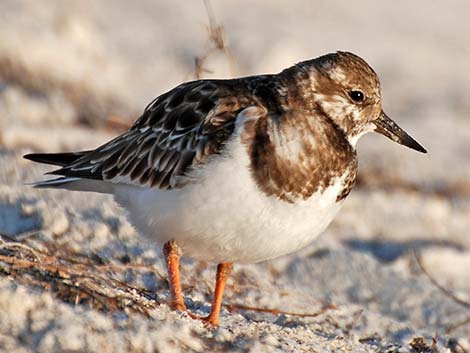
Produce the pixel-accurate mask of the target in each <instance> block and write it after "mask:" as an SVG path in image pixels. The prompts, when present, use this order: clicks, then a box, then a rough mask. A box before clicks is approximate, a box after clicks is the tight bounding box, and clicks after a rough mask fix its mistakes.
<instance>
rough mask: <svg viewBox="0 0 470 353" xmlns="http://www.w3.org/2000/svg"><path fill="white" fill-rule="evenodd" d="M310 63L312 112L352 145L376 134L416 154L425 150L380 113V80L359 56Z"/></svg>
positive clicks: (338, 55)
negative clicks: (333, 127)
mask: <svg viewBox="0 0 470 353" xmlns="http://www.w3.org/2000/svg"><path fill="white" fill-rule="evenodd" d="M309 64H313V65H312V67H313V70H312V71H311V72H312V75H313V77H312V80H311V82H312V86H313V87H312V89H313V92H314V93H313V104H314V109H319V110H320V111H321V112H322V113H323V114H325V115H326V116H328V117H329V118H330V119H331V120H332V121H333V122H334V123H335V124H336V125H337V126H338V127H339V128H340V129H342V130H343V132H344V134H345V135H346V137H347V139H348V140H349V142H350V143H351V144H352V145H353V146H355V144H356V142H357V140H358V139H359V137H361V136H362V135H364V134H365V133H367V132H370V131H376V132H378V133H380V134H382V135H384V136H386V137H388V138H390V139H391V140H393V141H395V142H397V143H400V144H402V145H405V146H407V147H409V148H412V149H414V150H416V151H419V152H424V153H425V152H426V150H425V149H424V148H423V147H422V146H421V145H420V144H419V143H418V142H417V141H416V140H414V139H413V138H412V137H411V136H410V135H408V134H407V133H406V132H405V131H404V130H403V129H401V128H400V127H399V126H398V125H397V124H396V123H395V122H394V121H393V120H392V119H390V118H389V117H388V116H387V115H386V114H385V113H384V111H383V110H382V93H381V90H380V81H379V78H378V77H377V74H376V73H375V72H374V70H373V69H372V68H371V67H370V66H369V65H368V64H367V63H366V62H365V61H364V60H363V59H361V58H360V57H359V56H357V55H354V54H352V53H348V52H337V53H333V54H327V55H324V56H321V57H319V58H317V59H315V60H313V61H311V62H309Z"/></svg>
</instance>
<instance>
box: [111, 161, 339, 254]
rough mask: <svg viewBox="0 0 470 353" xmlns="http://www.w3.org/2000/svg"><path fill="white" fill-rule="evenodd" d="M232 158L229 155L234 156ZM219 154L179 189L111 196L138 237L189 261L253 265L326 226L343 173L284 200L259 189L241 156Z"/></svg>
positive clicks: (307, 240)
mask: <svg viewBox="0 0 470 353" xmlns="http://www.w3.org/2000/svg"><path fill="white" fill-rule="evenodd" d="M235 157H236V156H235ZM235 157H233V156H232V158H224V157H220V158H219V159H218V160H216V161H212V162H211V163H209V164H208V165H206V166H204V169H201V171H200V173H198V178H197V180H198V182H195V183H193V184H191V185H188V186H186V187H184V188H182V189H178V190H170V191H160V190H155V189H141V188H138V189H133V190H132V192H130V191H131V190H129V191H128V192H121V194H117V195H116V196H117V197H116V199H117V201H118V202H119V203H121V204H122V206H123V207H124V208H126V209H127V210H128V213H129V218H130V221H131V223H132V224H133V225H134V226H135V227H136V228H137V230H138V231H139V232H140V233H141V234H142V235H144V236H147V237H149V238H151V239H154V240H156V241H157V242H159V243H164V242H166V241H168V240H170V239H174V240H175V241H176V242H177V243H178V244H179V246H180V247H181V248H182V250H183V253H184V254H185V255H187V256H189V257H191V258H194V259H199V260H206V261H213V262H239V263H253V262H259V261H263V260H267V259H271V258H275V257H278V256H281V255H285V254H288V253H292V252H294V251H297V250H299V249H301V248H302V247H304V246H306V245H307V244H309V243H310V242H311V241H312V240H314V239H315V238H316V237H317V236H318V235H319V234H320V233H321V232H322V231H323V230H324V229H325V228H326V226H327V225H328V224H329V223H330V221H331V220H332V219H333V217H334V216H335V215H336V213H337V212H338V210H339V208H340V206H341V203H342V202H337V197H338V195H339V194H340V192H341V190H342V188H343V181H344V178H345V176H343V177H338V178H336V179H335V180H334V182H333V183H331V185H330V186H328V187H327V188H325V189H324V190H318V191H317V192H315V193H314V194H313V195H312V196H311V197H310V198H309V199H307V200H302V199H300V200H298V201H297V202H294V203H289V202H286V201H283V200H279V199H278V198H276V197H275V196H268V195H266V194H264V193H263V192H262V191H261V190H260V189H259V188H258V187H257V185H256V183H255V182H254V180H253V178H252V176H251V172H250V170H249V168H248V162H247V161H246V160H244V158H241V157H240V158H235Z"/></svg>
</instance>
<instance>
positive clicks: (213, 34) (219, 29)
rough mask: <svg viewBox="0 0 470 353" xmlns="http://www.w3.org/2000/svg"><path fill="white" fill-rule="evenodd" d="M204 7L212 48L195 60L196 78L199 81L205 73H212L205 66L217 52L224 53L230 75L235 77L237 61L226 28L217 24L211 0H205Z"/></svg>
mask: <svg viewBox="0 0 470 353" xmlns="http://www.w3.org/2000/svg"><path fill="white" fill-rule="evenodd" d="M204 6H205V7H206V12H207V16H208V17H209V27H208V28H207V31H208V34H209V43H210V46H211V47H210V48H209V49H207V50H206V52H205V53H204V54H203V55H202V56H197V57H196V58H195V59H194V64H195V68H194V76H195V77H196V79H197V80H199V79H200V78H202V76H203V74H204V73H210V72H211V71H210V70H208V69H207V68H206V67H205V64H206V61H207V60H208V59H209V57H210V56H212V55H213V54H215V53H216V52H222V53H223V54H224V55H225V57H226V58H227V61H228V64H229V67H230V73H231V75H232V76H235V74H236V68H235V60H234V58H233V55H232V51H231V50H230V48H229V46H228V45H227V43H226V40H225V33H224V28H223V26H221V25H218V24H217V21H216V19H215V15H214V11H213V10H212V6H211V4H210V1H209V0H204Z"/></svg>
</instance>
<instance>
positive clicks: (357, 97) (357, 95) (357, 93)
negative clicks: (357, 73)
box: [349, 91, 365, 103]
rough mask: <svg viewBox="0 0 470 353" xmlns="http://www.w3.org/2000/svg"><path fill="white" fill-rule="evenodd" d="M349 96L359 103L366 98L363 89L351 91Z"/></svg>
mask: <svg viewBox="0 0 470 353" xmlns="http://www.w3.org/2000/svg"><path fill="white" fill-rule="evenodd" d="M349 97H351V99H352V100H353V101H354V102H357V103H361V102H363V101H364V99H365V96H364V93H362V92H361V91H351V92H349Z"/></svg>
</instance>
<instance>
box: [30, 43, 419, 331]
mask: <svg viewBox="0 0 470 353" xmlns="http://www.w3.org/2000/svg"><path fill="white" fill-rule="evenodd" d="M372 131H375V132H378V133H379V134H382V135H384V136H386V137H388V138H389V139H391V140H393V141H394V142H397V143H399V144H402V145H404V146H407V147H409V148H411V149H413V150H416V151H419V152H422V153H426V152H427V151H426V150H425V149H424V147H422V146H421V145H420V144H419V143H418V142H417V141H416V140H415V139H413V138H412V137H411V136H410V135H409V134H408V133H407V132H405V131H404V130H403V129H402V128H400V127H399V126H398V125H397V124H396V123H395V122H394V121H393V120H392V119H391V118H390V117H388V115H387V114H385V112H384V111H383V109H382V93H381V88H380V81H379V78H378V76H377V74H376V73H375V71H374V70H373V69H372V68H371V67H370V66H369V64H367V62H366V61H365V60H364V59H362V58H361V57H359V56H357V55H355V54H353V53H350V52H345V51H338V52H334V53H329V54H326V55H322V56H319V57H317V58H314V59H310V60H306V61H303V62H300V63H297V64H295V65H293V66H291V67H289V68H287V69H284V70H282V71H281V72H279V73H277V74H262V75H256V76H247V77H240V78H234V79H201V80H196V81H190V82H186V83H182V84H180V85H179V86H177V87H175V88H173V89H171V90H170V91H168V92H166V93H164V94H161V95H160V96H158V97H157V98H155V99H154V100H153V101H152V102H151V103H150V104H149V105H148V106H147V107H146V108H145V110H144V111H143V113H142V115H141V116H140V117H139V118H138V119H137V120H136V121H135V123H134V124H133V125H132V126H131V127H130V128H129V130H127V131H126V132H124V133H122V134H121V135H119V136H117V137H116V138H114V139H112V140H111V141H109V142H107V143H105V144H103V145H101V146H99V147H98V148H96V149H94V150H86V151H79V152H67V153H34V154H27V155H25V156H24V158H26V159H29V160H32V161H35V162H40V163H45V164H51V165H55V166H57V167H58V169H55V170H53V171H51V172H49V173H47V174H50V175H54V176H55V177H54V178H53V179H50V180H45V181H40V182H37V183H34V184H33V186H34V187H36V188H59V189H67V190H75V191H88V192H98V193H105V194H111V195H113V196H114V199H115V200H116V202H117V203H118V204H119V205H121V206H122V207H123V208H124V209H125V210H126V212H127V216H128V219H129V221H130V223H131V224H132V225H133V226H134V227H135V229H136V230H137V231H138V233H140V234H141V235H143V236H144V237H147V238H149V239H151V240H153V241H155V242H156V243H157V244H159V245H161V246H162V249H163V255H164V258H165V263H166V267H167V273H168V283H169V288H170V295H171V299H170V301H169V304H170V306H171V307H172V309H174V310H179V311H188V309H187V307H186V304H185V301H184V297H183V292H182V289H181V284H180V259H181V257H182V256H183V255H184V256H187V257H189V258H192V259H194V260H203V261H207V262H210V263H214V264H217V274H216V283H215V290H214V295H213V299H212V305H211V309H210V313H209V314H208V316H205V317H197V316H196V315H194V314H191V313H189V311H188V313H189V314H190V315H191V317H194V318H197V319H200V320H202V321H203V322H204V323H207V324H208V325H210V326H217V325H219V322H220V311H221V306H222V299H223V293H224V288H225V284H226V282H227V280H228V278H229V276H230V273H231V271H232V268H233V264H234V263H237V264H249V263H258V262H261V261H266V260H270V259H274V258H277V257H280V256H283V255H287V254H290V253H293V252H296V251H298V250H300V249H302V248H304V247H305V246H307V245H308V244H310V243H311V242H312V241H313V240H315V239H316V238H317V237H318V235H319V234H320V233H322V232H323V231H324V230H325V228H326V227H327V226H328V224H329V223H330V222H331V221H332V219H333V218H334V217H335V215H336V214H337V212H338V211H339V209H340V208H341V205H342V204H343V202H344V200H345V199H346V197H347V196H348V195H349V193H350V191H351V189H352V188H353V186H354V184H355V180H356V175H357V170H358V158H357V153H356V144H357V141H358V139H359V138H360V137H361V136H363V135H364V134H366V133H368V132H372Z"/></svg>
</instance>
